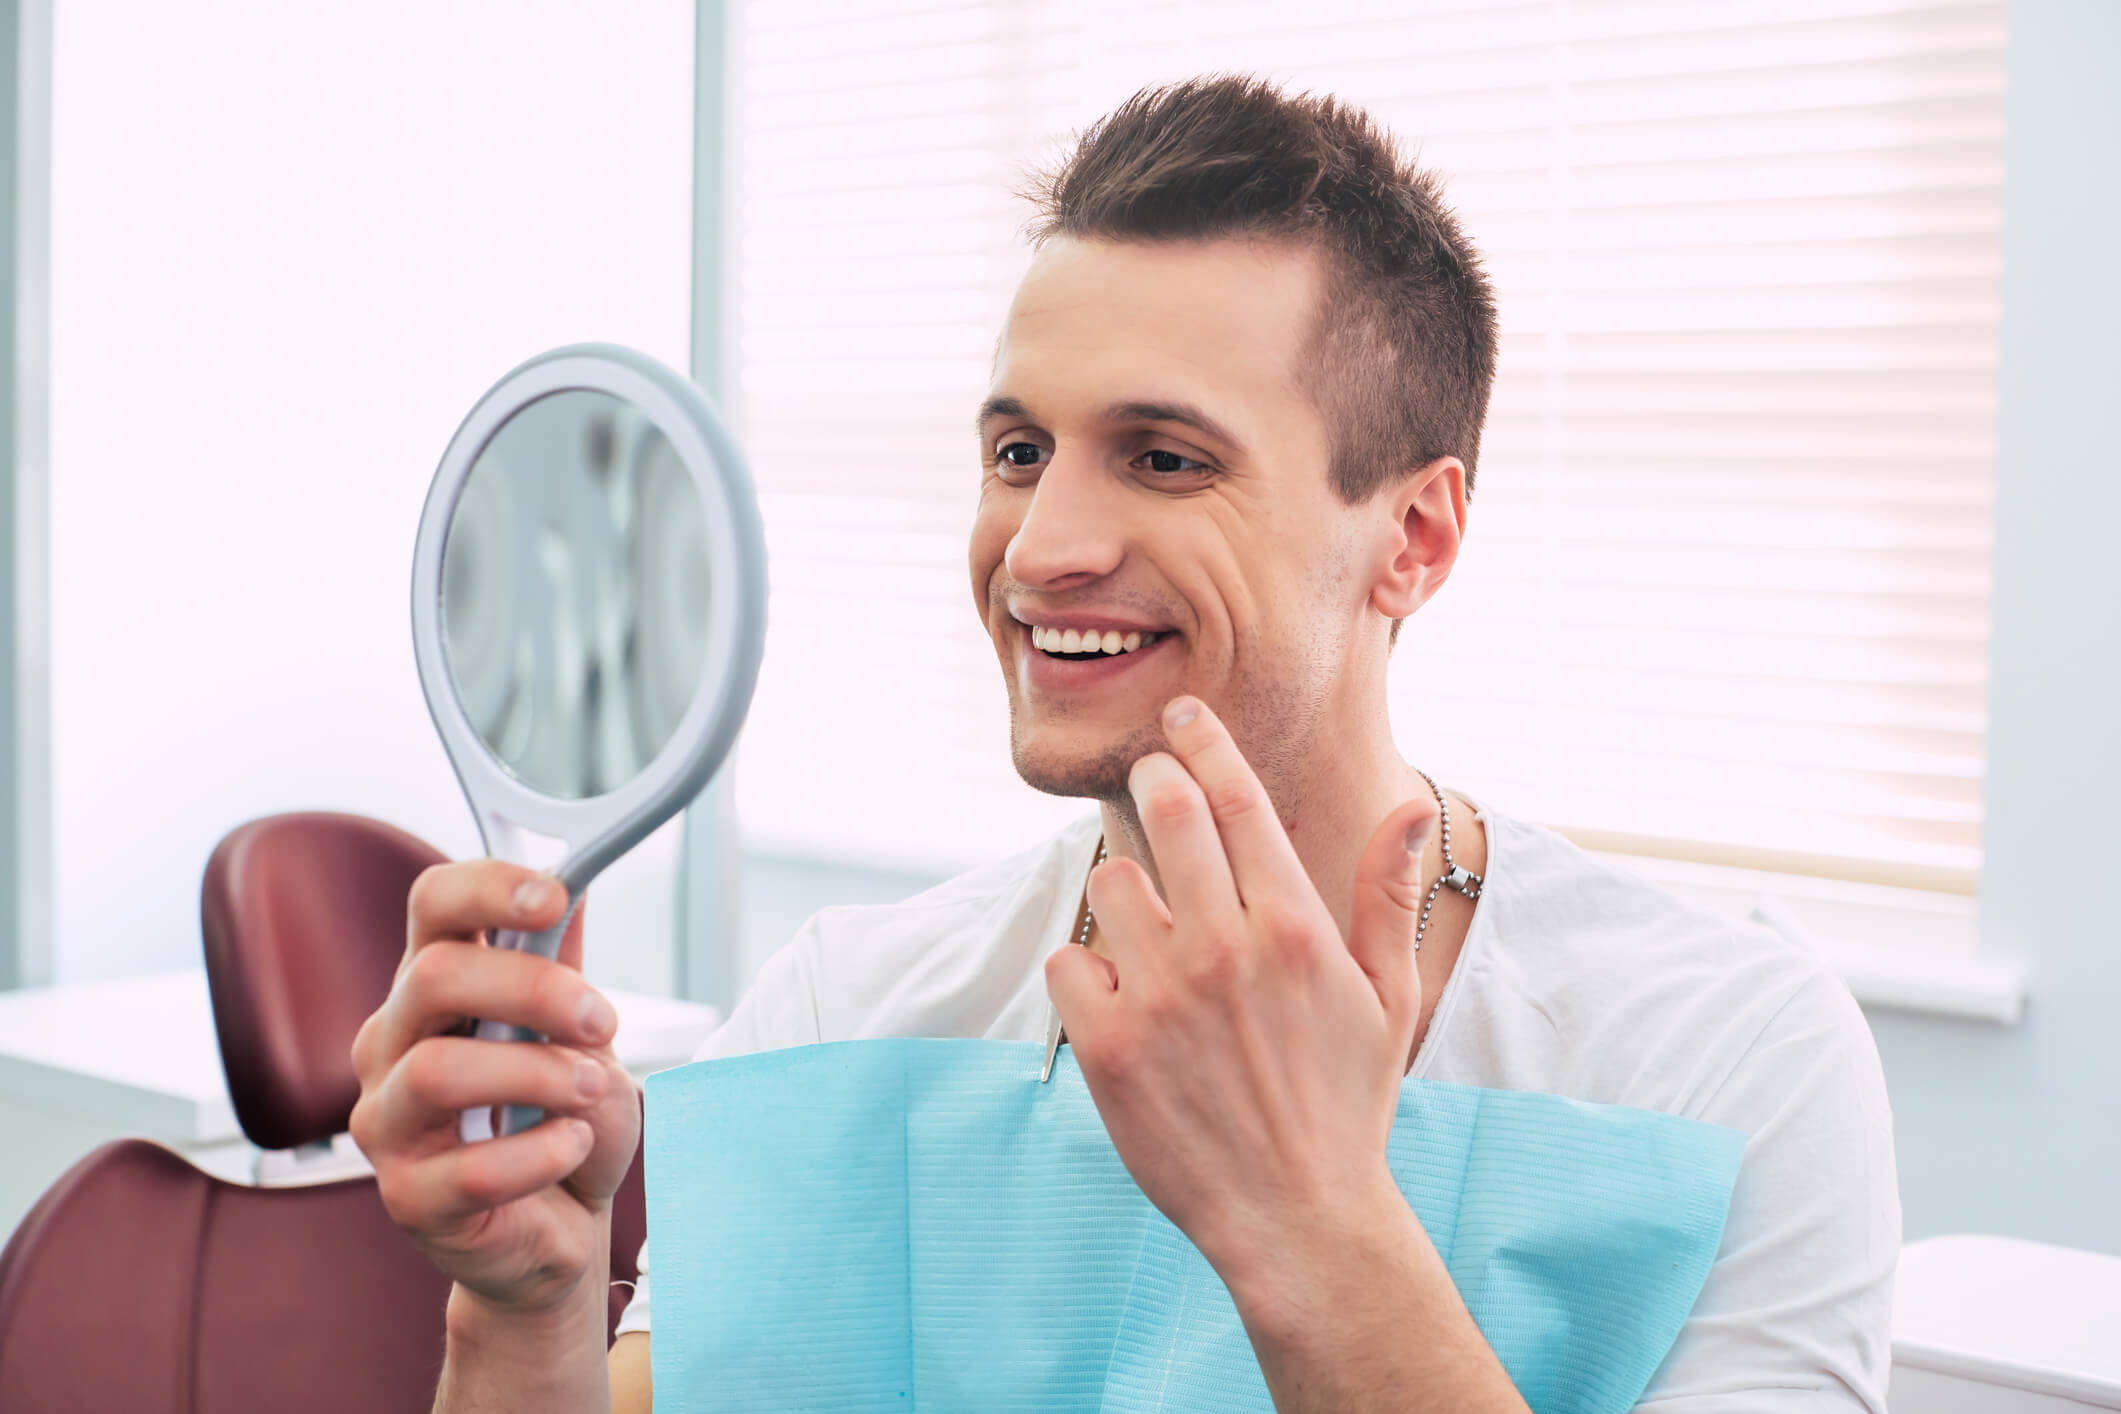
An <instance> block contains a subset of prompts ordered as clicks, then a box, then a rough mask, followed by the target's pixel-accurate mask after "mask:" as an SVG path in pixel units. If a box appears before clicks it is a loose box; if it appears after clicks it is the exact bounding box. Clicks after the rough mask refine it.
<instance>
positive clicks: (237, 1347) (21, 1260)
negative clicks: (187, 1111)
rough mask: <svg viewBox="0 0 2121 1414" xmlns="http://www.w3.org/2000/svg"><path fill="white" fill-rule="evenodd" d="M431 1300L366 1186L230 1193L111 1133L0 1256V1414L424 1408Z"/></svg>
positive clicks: (436, 1299)
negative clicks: (115, 1138) (111, 1138)
mask: <svg viewBox="0 0 2121 1414" xmlns="http://www.w3.org/2000/svg"><path fill="white" fill-rule="evenodd" d="M448 1297H449V1281H448V1279H447V1278H445V1277H444V1276H443V1275H442V1274H441V1273H440V1272H439V1271H437V1270H436V1269H435V1268H434V1267H433V1265H431V1264H430V1263H429V1262H428V1261H427V1259H426V1258H425V1257H423V1256H422V1255H421V1254H420V1252H419V1251H418V1250H417V1249H416V1248H414V1247H413V1245H412V1244H411V1243H410V1242H407V1241H406V1240H405V1236H404V1234H403V1233H401V1232H399V1231H398V1229H397V1228H396V1227H395V1226H394V1225H393V1224H392V1223H391V1221H390V1217H389V1215H388V1214H387V1213H385V1212H384V1211H383V1205H382V1203H381V1202H379V1201H378V1200H377V1198H376V1185H375V1182H374V1180H372V1179H352V1180H348V1181H346V1182H342V1183H329V1184H320V1185H318V1186H316V1187H314V1188H277V1189H272V1188H243V1187H240V1186H238V1185H236V1184H232V1183H225V1182H223V1181H222V1180H220V1179H218V1178H214V1177H213V1176H211V1175H209V1174H205V1173H202V1172H200V1171H199V1170H198V1169H195V1168H193V1167H192V1166H191V1164H190V1163H188V1162H187V1161H185V1160H184V1159H183V1158H181V1157H179V1156H178V1155H176V1154H174V1153H172V1152H170V1151H169V1150H168V1149H165V1148H163V1147H161V1146H160V1145H158V1144H151V1143H148V1142H147V1141H146V1140H143V1139H122V1140H119V1141H117V1142H116V1143H113V1144H106V1145H105V1146H104V1147H102V1148H101V1149H98V1150H96V1151H95V1152H94V1153H93V1154H91V1155H89V1157H88V1158H86V1159H84V1160H82V1161H81V1162H80V1163H79V1164H77V1165H75V1166H74V1168H73V1169H72V1170H71V1171H69V1172H68V1173H67V1174H66V1176H65V1177H63V1178H61V1179H60V1180H59V1181H58V1182H57V1183H56V1184H54V1185H53V1186H52V1187H51V1188H50V1189H49V1190H48V1191H47V1192H46V1193H45V1195H44V1197H43V1198H42V1199H40V1200H39V1202H38V1204H37V1206H36V1207H35V1208H33V1209H31V1210H30V1214H29V1216H28V1217H27V1218H26V1219H24V1221H23V1224H22V1226H21V1227H20V1228H18V1229H17V1230H16V1232H15V1235H14V1238H13V1239H12V1240H11V1241H10V1242H9V1243H8V1245H7V1250H6V1252H5V1254H4V1255H0V1408H5V1409H6V1410H7V1411H8V1414H60V1411H83V1410H124V1411H126V1414H238V1411H250V1410H258V1411H265V1410H302V1411H305V1414H306V1412H307V1411H319V1412H320V1414H321V1412H322V1411H338V1410H345V1411H348V1414H352V1411H355V1410H364V1411H366V1410H424V1409H426V1408H428V1407H429V1406H430V1405H431V1404H432V1403H433V1401H434V1388H435V1377H436V1375H437V1374H438V1373H439V1372H440V1371H441V1368H442V1310H443V1304H444V1303H445V1302H446V1301H447V1300H448Z"/></svg>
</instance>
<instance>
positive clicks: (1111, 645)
mask: <svg viewBox="0 0 2121 1414" xmlns="http://www.w3.org/2000/svg"><path fill="white" fill-rule="evenodd" d="M1156 639H1157V635H1156V634H1153V633H1140V632H1134V633H1121V632H1120V631H1119V630H1118V629H1116V628H1108V629H1105V630H1103V631H1102V632H1100V631H1098V630H1096V629H1076V628H1071V629H1058V628H1041V627H1038V626H1036V625H1034V626H1033V627H1032V629H1031V646H1032V647H1033V648H1037V649H1040V650H1041V651H1043V652H1047V653H1108V654H1115V655H1116V654H1120V653H1132V652H1135V651H1136V650H1138V649H1140V648H1143V647H1145V646H1147V645H1148V644H1151V643H1154V642H1155V641H1156Z"/></svg>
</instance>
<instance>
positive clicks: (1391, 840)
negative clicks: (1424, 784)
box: [1348, 795, 1437, 1037]
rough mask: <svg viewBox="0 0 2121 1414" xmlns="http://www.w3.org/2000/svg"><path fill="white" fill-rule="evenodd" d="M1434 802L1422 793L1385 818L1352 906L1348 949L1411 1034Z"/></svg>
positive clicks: (1358, 874) (1360, 871) (1417, 1002)
mask: <svg viewBox="0 0 2121 1414" xmlns="http://www.w3.org/2000/svg"><path fill="white" fill-rule="evenodd" d="M1436 816H1437V810H1436V801H1435V799H1434V797H1432V796H1427V795H1421V796H1416V797H1415V798H1414V799H1412V800H1409V801H1408V802H1406V804H1404V805H1402V806H1400V807H1399V808H1398V809H1396V810H1394V811H1393V812H1392V813H1391V814H1389V815H1387V816H1385V818H1384V823H1383V824H1381V825H1379V826H1378V827H1377V831H1376V833H1375V834H1373V835H1371V836H1370V842H1369V844H1368V845H1366V846H1365V847H1364V849H1363V852H1362V860H1361V862H1360V863H1359V864H1357V865H1356V868H1355V909H1354V913H1353V915H1352V917H1351V920H1350V926H1349V932H1348V952H1349V953H1350V954H1351V955H1352V956H1353V957H1354V959H1355V962H1356V965H1357V966H1359V967H1361V968H1362V970H1363V972H1364V973H1365V974H1366V975H1368V977H1369V979H1370V982H1371V985H1373V986H1374V987H1376V989H1377V997H1378V1000H1379V1001H1381V1002H1383V1003H1384V1007H1385V1012H1386V1014H1387V1015H1388V1016H1390V1017H1391V1018H1392V1020H1393V1022H1394V1023H1395V1024H1396V1025H1401V1026H1403V1027H1404V1028H1405V1030H1406V1033H1407V1035H1408V1036H1409V1037H1411V1036H1412V1035H1413V1031H1414V1027H1415V1024H1416V1022H1417V1021H1418V1020H1419V1018H1420V1015H1421V976H1420V974H1419V973H1418V972H1417V971H1416V970H1415V966H1414V929H1415V926H1416V925H1417V924H1418V923H1419V922H1420V919H1421V903H1422V898H1423V896H1424V894H1425V892H1426V891H1425V890H1424V888H1423V882H1424V881H1423V879H1422V852H1423V851H1424V850H1426V849H1427V848H1428V844H1429V834H1430V832H1431V831H1433V830H1434V829H1435V828H1436Z"/></svg>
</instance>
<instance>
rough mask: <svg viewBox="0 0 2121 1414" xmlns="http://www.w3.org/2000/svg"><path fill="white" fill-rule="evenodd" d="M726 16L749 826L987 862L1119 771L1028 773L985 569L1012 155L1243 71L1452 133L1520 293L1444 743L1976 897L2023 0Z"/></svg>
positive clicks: (1636, 812)
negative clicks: (1215, 75) (979, 446)
mask: <svg viewBox="0 0 2121 1414" xmlns="http://www.w3.org/2000/svg"><path fill="white" fill-rule="evenodd" d="M1410 11H1413V13H1410ZM732 24H733V28H734V30H735V37H734V47H733V51H732V52H733V55H734V58H733V61H732V65H731V73H732V79H733V81H734V85H735V92H734V93H733V95H732V99H731V105H732V106H731V123H730V130H731V141H732V143H733V144H734V151H733V153H732V172H733V174H734V175H733V181H734V184H735V197H734V201H733V205H732V210H733V212H734V213H735V216H734V220H735V231H734V259H733V270H732V280H733V295H734V297H733V300H732V308H733V310H734V318H735V321H736V327H735V329H734V330H733V331H732V338H733V347H734V348H735V350H736V358H735V364H734V367H735V370H736V376H735V380H734V387H735V390H736V391H735V394H734V402H735V408H736V412H737V414H738V416H739V417H740V420H741V425H742V429H743V436H744V439H745V441H746V444H747V446H748V447H749V449H750V452H751V454H752V458H753V462H754V466H755V470H756V473H757V476H758V480H759V483H760V486H761V488H762V494H763V498H764V502H765V512H766V521H767V530H768V537H769V543H770V547H771V553H772V556H773V560H772V563H773V577H774V601H773V608H772V615H771V620H770V622H771V630H770V631H771V635H772V637H771V642H770V645H769V650H768V654H767V660H766V666H765V670H764V672H763V674H762V676H761V679H760V689H759V697H758V701H757V705H756V707H755V709H754V711H753V714H752V717H751V725H750V727H749V730H748V733H747V737H746V741H745V744H744V748H743V755H742V758H741V768H740V771H739V775H738V798H739V804H740V808H741V810H742V812H743V815H744V818H745V824H746V834H747V840H748V841H749V842H750V844H751V845H752V847H754V848H758V849H766V850H773V851H779V852H784V853H794V854H811V855H816V856H821V857H828V856H829V857H833V858H840V859H856V860H864V861H868V862H871V863H896V864H900V865H910V866H916V867H925V868H939V867H954V866H957V865H962V864H965V863H969V862H971V861H974V860H978V859H985V858H992V857H995V856H996V855H997V854H998V853H1000V852H1002V851H1003V850H1005V849H1008V848H1011V847H1015V846H1017V845H1021V844H1028V843H1029V842H1031V841H1032V840H1033V839H1035V838H1036V837H1037V836H1039V835H1040V834H1042V833H1043V832H1045V831H1047V830H1050V829H1051V828H1053V827H1055V826H1056V825H1057V824H1058V823H1059V822H1060V821H1062V820H1064V819H1066V818H1070V817H1072V816H1074V815H1076V814H1078V813H1080V811H1081V810H1082V809H1083V808H1084V807H1083V805H1082V804H1081V802H1073V801H1055V800H1051V799H1048V798H1045V797H1042V796H1039V795H1036V794H1034V793H1033V792H1031V791H1030V790H1029V789H1028V788H1026V787H1024V786H1022V785H1021V784H1020V783H1018V782H1017V781H1016V779H1015V777H1014V774H1013V772H1012V771H1011V768H1010V764H1009V757H1008V751H1007V741H1006V730H1007V725H1006V713H1005V710H1004V698H1003V695H1002V686H1001V683H1000V682H999V680H998V679H999V674H998V672H997V670H996V667H995V664H994V662H993V658H992V653H991V650H990V648H989V646H988V644H987V641H986V639H985V637H984V635H983V633H982V632H981V630H980V627H979V625H978V623H977V620H976V618H975V614H974V611H973V606H972V596H971V588H970V583H969V578H968V574H967V571H966V569H965V565H964V547H965V532H966V529H967V527H968V526H969V524H970V517H971V513H972V507H973V497H974V486H975V484H976V477H977V456H976V452H975V447H974V444H973V441H972V439H971V437H970V436H969V435H968V434H967V433H966V432H965V431H964V428H965V426H966V425H967V421H968V417H969V413H970V410H971V409H972V408H973V407H974V406H975V404H976V402H977V400H978V398H979V397H980V396H981V393H982V391H983V389H984V386H985V379H986V375H987V359H988V356H989V353H990V350H991V348H992V341H993V338H994V335H995V332H996V331H997V329H998V328H999V326H1000V321H1001V317H1002V314H1003V311H1004V309H1005V307H1006V303H1007V300H1008V297H1009V294H1010V291H1011V290H1012V289H1013V287H1014V284H1015V281H1016V279H1017V277H1018V275H1019V273H1020V272H1021V270H1022V268H1023V264H1024V262H1025V260H1026V259H1027V258H1028V257H1027V252H1026V251H1025V250H1024V248H1023V246H1022V243H1021V241H1020V240H1019V239H1018V236H1017V231H1018V228H1019V227H1020V225H1021V223H1022V222H1023V220H1024V218H1025V216H1026V215H1027V214H1028V212H1027V210H1026V209H1025V208H1024V207H1023V206H1022V205H1021V204H1020V203H1018V202H1016V201H1014V200H1012V199H1011V198H1010V196H1009V195H1008V191H1009V189H1010V188H1012V187H1014V186H1015V185H1016V184H1017V182H1018V180H1019V178H1020V176H1021V174H1022V172H1023V169H1024V166H1025V164H1026V163H1027V162H1038V161H1043V160H1046V159H1049V158H1050V157H1051V156H1053V155H1054V154H1055V153H1056V152H1057V151H1059V150H1060V146H1059V145H1060V143H1061V141H1062V140H1063V139H1064V138H1065V136H1066V134H1067V132H1068V130H1069V129H1071V128H1076V127H1080V126H1081V125H1083V124H1085V123H1087V122H1088V121H1090V120H1092V119H1094V118H1095V117H1096V116H1098V115H1099V114H1101V113H1102V112H1104V111H1106V110H1107V109H1109V108H1110V107H1111V106H1112V105H1113V104H1114V103H1116V102H1117V101H1118V100H1119V99H1121V98H1124V97H1125V96H1126V95H1127V94H1128V93H1130V92H1132V91H1134V90H1135V89H1136V88H1137V87H1140V86H1142V85H1144V84H1148V83H1154V82H1162V81H1166V80H1169V79H1173V78H1178V77H1184V76H1188V75H1191V74H1195V73H1202V72H1209V71H1240V72H1255V73H1265V74H1269V75H1272V76H1275V77H1277V78H1281V79H1283V80H1285V81H1287V82H1288V83H1290V84H1291V85H1292V86H1293V87H1296V88H1300V89H1302V88H1308V89H1314V90H1323V91H1331V92H1334V93H1337V94H1339V95H1341V96H1343V97H1346V98H1349V99H1351V100H1355V101H1358V102H1361V103H1363V104H1365V105H1366V106H1368V107H1369V108H1370V109H1371V111H1372V112H1373V113H1374V114H1376V116H1378V117H1379V118H1380V119H1381V120H1383V121H1384V122H1385V123H1386V125H1387V126H1389V127H1390V128H1391V129H1392V130H1393V131H1394V132H1395V133H1396V134H1398V135H1399V136H1400V137H1401V138H1402V140H1404V141H1407V142H1410V143H1418V144H1419V151H1420V155H1421V158H1422V160H1423V162H1424V164H1425V165H1428V166H1431V167H1434V168H1436V169H1438V170H1439V171H1441V172H1442V173H1443V174H1444V175H1445V178H1446V190H1447V192H1448V195H1449V197H1450V199H1451V200H1452V202H1453V203H1454V205H1455V206H1456V207H1457V209H1458V211H1459V213H1460V215H1461V217H1462V218H1463V220H1464V222H1465V224H1466V226H1467V228H1468V230H1469V232H1470V234H1471V235H1472V237H1473V239H1474V241H1475V242H1476V244H1478V245H1479V247H1480V248H1481V249H1482V251H1483V252H1484V253H1485V255H1486V258H1487V260H1488V264H1489V269H1490V272H1491V274H1492V275H1493V277H1494V279H1495V282H1496V286H1497V291H1498V295H1499V298H1500V304H1501V311H1502V322H1503V348H1502V361H1501V372H1500V376H1499V379H1498V382H1497V385H1496V389H1495V396H1494V403H1493V408H1492V412H1491V415H1490V418H1489V423H1488V431H1487V434H1486V440H1485V442H1484V445H1483V448H1482V455H1481V466H1480V477H1479V483H1478V489H1477V493H1476V495H1475V498H1474V501H1473V504H1472V512H1471V524H1470V531H1469V537H1468V541H1467V546H1466V550H1465V554H1464V557H1463V559H1462V560H1461V563H1460V567H1459V569H1458V571H1457V573H1456V575H1455V576H1454V579H1453V582H1452V583H1451V584H1450V585H1449V586H1448V587H1447V588H1446V589H1445V590H1444V591H1443V593H1442V594H1441V595H1440V596H1439V598H1438V599H1437V600H1436V601H1435V602H1434V603H1433V604H1432V605H1431V606H1430V607H1429V608H1427V609H1425V610H1424V611H1423V612H1422V613H1421V614H1419V615H1417V616H1416V618H1415V619H1414V620H1413V621H1412V622H1411V623H1410V624H1409V626H1408V631H1407V632H1406V633H1405V635H1404V636H1403V637H1402V639H1401V642H1400V645H1399V648H1398V651H1397V653H1396V655H1395V659H1394V667H1393V676H1392V687H1393V718H1394V723H1395V727H1396V730H1397V732H1398V734H1399V737H1400V741H1401V745H1402V749H1403V752H1404V754H1405V755H1406V756H1407V757H1408V758H1409V759H1410V760H1412V761H1414V762H1415V763H1417V764H1420V765H1422V766H1424V767H1426V768H1428V769H1429V770H1431V771H1432V772H1433V773H1435V774H1437V775H1438V776H1439V777H1440V778H1442V779H1445V780H1447V781H1449V782H1451V783H1453V784H1455V785H1456V786H1458V787H1460V788H1461V789H1464V790H1466V791H1468V792H1470V793H1472V794H1473V795H1475V796H1476V797H1478V798H1481V799H1484V800H1488V801H1492V802H1493V803H1494V804H1496V805H1497V806H1498V807H1501V808H1503V809H1506V810H1508V811H1510V812H1511V813H1514V814H1518V815H1523V816H1528V817H1530V818H1533V819H1538V820H1541V821H1544V822H1546V823H1549V824H1552V825H1555V826H1557V827H1559V828H1562V829H1564V830H1566V831H1569V832H1571V833H1572V834H1574V835H1575V836H1576V837H1577V838H1579V840H1581V841H1582V842H1585V843H1588V844H1590V845H1593V846H1594V847H1605V848H1614V849H1621V850H1630V851H1636V852H1640V853H1643V854H1648V855H1654V856H1662V857H1665V858H1668V859H1682V860H1694V861H1700V862H1707V863H1725V864H1741V865H1749V866H1752V867H1757V868H1769V869H1779V870H1784V871H1789V872H1797V873H1810V874H1816V875H1824V876H1830V877H1837V878H1841V879H1845V880H1868V881H1872V882H1877V883H1890V884H1898V885H1903V886H1912V887H1917V888H1923V889H1941V890H1947V891H1957V892H1969V891H1971V888H1972V881H1973V877H1974V872H1975V870H1976V868H1977V866H1978V864H1979V858H1980V855H1979V826H1980V816H1979V805H1980V795H1981V778H1982V735H1983V729H1984V702H1985V696H1986V676H1985V674H1986V666H1985V664H1986V646H1987V585H1988V578H1987V576H1988V543H1989V534H1988V507H1989V501H1990V488H1991V483H1992V478H1993V434H1994V414H1995V391H1994V364H1995V347H1996V321H1997V295H1996V290H1997V271H1998V226H1999V221H2000V180H2001V162H2002V156H2001V136H2002V97H2003V41H2004V12H2003V6H2002V4H2001V3H1986V4H1970V5H1969V4H1942V3H1932V2H1931V0H1810V2H1809V3H1787V0H1776V3H1767V0H1749V3H1741V4H1724V5H1715V6H1701V5H1692V4H1682V3H1677V2H1676V0H1668V2H1667V3H1657V0H1553V3H1543V4H1542V3H1533V4H1511V5H1502V4H1473V3H1455V4H1454V3H1437V4H1431V5H1426V6H1420V7H1410V6H1394V7H1392V13H1391V15H1390V17H1386V16H1385V15H1384V14H1383V12H1382V11H1381V10H1380V9H1379V8H1378V7H1364V6H1358V5H1341V6H1335V5H1324V6H1303V7H1290V6H1287V5H1285V4H1273V3H1269V4H1261V3H1242V4H1221V5H1215V6H1204V5H1197V4H1176V3H1142V0H1136V3H1129V4H1127V5H1124V6H1122V5H1118V4H1110V3H1083V4H1066V5H1063V4H1059V3H1032V2H1031V0H1020V3H1006V2H1005V0H997V2H996V3H986V4H971V3H965V4H949V3H927V4H920V3H904V4H896V5H882V4H860V5H853V4H834V3H829V0H794V2H793V3H791V2H790V0H775V3H773V4H770V5H768V4H760V3H750V4H745V5H741V6H739V7H737V9H736V11H735V13H734V16H733V20H732ZM1417 687H1418V689H1419V690H1418V691H1417Z"/></svg>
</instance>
